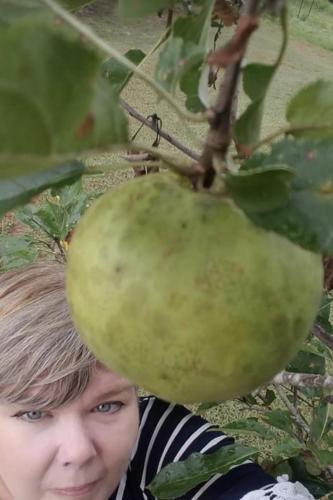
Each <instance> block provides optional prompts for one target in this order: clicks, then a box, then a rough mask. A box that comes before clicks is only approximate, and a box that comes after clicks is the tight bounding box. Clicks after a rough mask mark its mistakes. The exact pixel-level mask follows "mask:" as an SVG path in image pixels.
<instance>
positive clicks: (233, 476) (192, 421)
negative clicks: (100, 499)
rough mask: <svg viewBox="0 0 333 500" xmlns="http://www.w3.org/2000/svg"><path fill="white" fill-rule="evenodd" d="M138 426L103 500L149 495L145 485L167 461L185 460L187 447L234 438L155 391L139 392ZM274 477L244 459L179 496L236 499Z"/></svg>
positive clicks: (199, 448)
mask: <svg viewBox="0 0 333 500" xmlns="http://www.w3.org/2000/svg"><path fill="white" fill-rule="evenodd" d="M139 411H140V426H139V433H138V437H137V441H136V445H135V447H134V449H133V452H132V456H131V460H130V463H129V467H128V469H127V471H126V474H124V476H123V477H122V479H121V481H120V483H119V486H118V488H117V490H116V491H115V492H114V493H113V495H112V496H111V497H110V499H109V500H153V499H155V497H154V496H153V495H152V494H151V493H150V492H149V490H148V489H147V488H146V487H147V485H148V484H149V483H150V482H151V481H152V480H153V478H154V477H155V475H156V474H157V473H158V472H159V471H160V470H161V469H162V467H164V466H165V465H167V464H169V463H171V462H177V461H180V460H185V459H186V458H188V457H189V455H191V454H192V453H193V452H201V453H207V454H208V453H212V452H214V451H217V450H218V449H219V448H220V447H221V446H225V445H228V444H232V443H234V439H233V438H231V437H229V436H226V435H225V434H224V433H223V432H221V431H219V430H218V427H217V426H216V425H214V424H211V423H209V422H207V421H206V420H204V419H203V418H202V417H200V416H198V415H194V414H193V413H191V412H190V411H189V410H187V409H186V408H185V407H183V406H181V405H177V404H173V403H168V402H166V401H163V400H161V399H159V398H157V397H155V396H149V397H141V398H139ZM274 483H276V480H275V478H273V477H271V476H269V475H268V474H266V473H265V472H264V471H263V470H262V469H261V468H260V467H259V466H258V465H256V464H254V463H252V462H251V461H250V460H247V461H245V462H244V463H243V464H242V465H238V466H235V467H233V468H232V469H231V470H229V472H228V473H227V474H215V475H214V476H213V477H211V478H210V479H209V480H208V481H207V482H205V483H202V484H200V485H198V486H196V487H195V488H193V489H192V490H191V491H189V492H187V493H186V494H185V495H183V496H181V497H178V498H179V500H240V499H241V498H242V496H243V495H245V494H246V493H248V492H250V491H254V490H257V489H260V488H262V487H264V486H266V485H269V484H274Z"/></svg>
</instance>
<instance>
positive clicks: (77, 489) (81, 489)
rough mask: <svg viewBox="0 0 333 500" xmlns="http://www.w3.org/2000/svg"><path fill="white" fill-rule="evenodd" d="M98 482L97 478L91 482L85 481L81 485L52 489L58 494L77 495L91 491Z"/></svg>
mask: <svg viewBox="0 0 333 500" xmlns="http://www.w3.org/2000/svg"><path fill="white" fill-rule="evenodd" d="M98 482H99V479H97V480H96V481H93V482H92V483H86V484H84V485H81V486H72V487H70V488H56V489H53V491H54V492H55V493H57V494H58V495H64V496H72V497H75V496H79V495H84V494H86V493H90V492H91V491H93V489H94V488H95V486H96V485H97V483H98Z"/></svg>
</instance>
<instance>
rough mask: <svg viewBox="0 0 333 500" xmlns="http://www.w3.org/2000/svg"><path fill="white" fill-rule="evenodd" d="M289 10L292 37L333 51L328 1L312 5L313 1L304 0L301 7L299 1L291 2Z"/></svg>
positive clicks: (332, 12) (331, 11) (331, 13)
mask: <svg viewBox="0 0 333 500" xmlns="http://www.w3.org/2000/svg"><path fill="white" fill-rule="evenodd" d="M312 4H313V6H312V9H311V5H312ZM301 6H302V8H301V9H300V7H301ZM289 10H290V18H291V22H290V28H291V33H292V34H293V35H294V36H296V37H298V38H301V39H303V40H306V41H308V42H310V43H312V44H314V45H318V46H319V47H322V48H324V49H327V50H331V51H333V36H332V28H333V4H331V3H330V2H329V0H316V1H315V2H314V3H313V0H304V1H303V5H302V2H301V0H297V1H296V0H293V1H290V2H289Z"/></svg>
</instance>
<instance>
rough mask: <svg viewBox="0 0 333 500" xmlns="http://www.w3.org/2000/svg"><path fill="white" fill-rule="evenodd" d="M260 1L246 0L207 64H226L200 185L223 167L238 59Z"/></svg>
mask: <svg viewBox="0 0 333 500" xmlns="http://www.w3.org/2000/svg"><path fill="white" fill-rule="evenodd" d="M259 3H260V1H259V0H247V2H246V3H245V5H244V8H243V12H242V14H241V17H240V20H239V24H238V26H237V28H236V30H235V33H234V36H233V38H232V40H231V41H230V43H229V44H227V45H226V46H225V47H223V48H222V49H218V51H216V52H213V53H212V54H210V56H209V57H208V63H209V64H213V65H217V66H218V67H222V66H226V70H225V74H224V79H223V82H222V84H221V86H220V88H219V92H218V97H217V100H216V103H215V105H214V106H213V107H212V108H211V109H210V114H209V123H210V129H209V132H208V135H207V139H206V142H205V146H204V150H203V153H202V155H201V158H200V164H201V165H202V167H203V168H204V170H205V176H204V179H203V186H204V187H205V188H209V187H210V186H211V185H212V184H213V182H214V178H215V175H216V173H217V172H222V171H223V170H225V168H226V167H225V158H226V154H227V151H228V148H229V145H230V143H231V140H232V113H233V101H234V98H235V94H236V93H237V88H238V83H239V77H240V71H241V62H242V59H243V57H244V54H245V51H246V47H247V43H248V40H249V37H250V35H251V33H252V32H253V31H254V30H255V29H256V27H257V12H258V6H259Z"/></svg>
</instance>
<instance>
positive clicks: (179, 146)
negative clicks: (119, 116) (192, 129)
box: [119, 98, 199, 161]
mask: <svg viewBox="0 0 333 500" xmlns="http://www.w3.org/2000/svg"><path fill="white" fill-rule="evenodd" d="M119 102H120V104H121V106H122V107H123V108H124V109H125V110H126V111H127V113H128V114H129V115H131V116H133V118H135V119H136V120H138V121H139V122H141V123H143V124H144V125H146V126H147V127H149V128H150V129H152V130H154V131H155V132H157V127H156V123H155V122H154V120H148V119H147V118H145V117H144V116H143V115H141V114H140V113H139V112H138V111H137V110H136V109H134V108H132V107H131V106H130V105H129V104H128V103H127V102H126V101H124V99H122V98H120V99H119ZM158 133H159V135H160V136H161V137H163V139H165V140H166V141H167V142H169V143H170V144H172V145H173V146H175V147H176V148H177V149H179V150H180V151H182V152H183V153H185V154H186V155H187V156H189V157H190V158H192V159H193V160H196V161H198V160H199V155H198V154H197V153H195V152H194V151H191V150H190V149H189V148H187V147H186V146H184V144H182V143H181V142H179V141H178V140H177V139H176V138H175V137H173V136H172V135H170V134H168V133H167V132H165V131H164V130H159V131H158Z"/></svg>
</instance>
